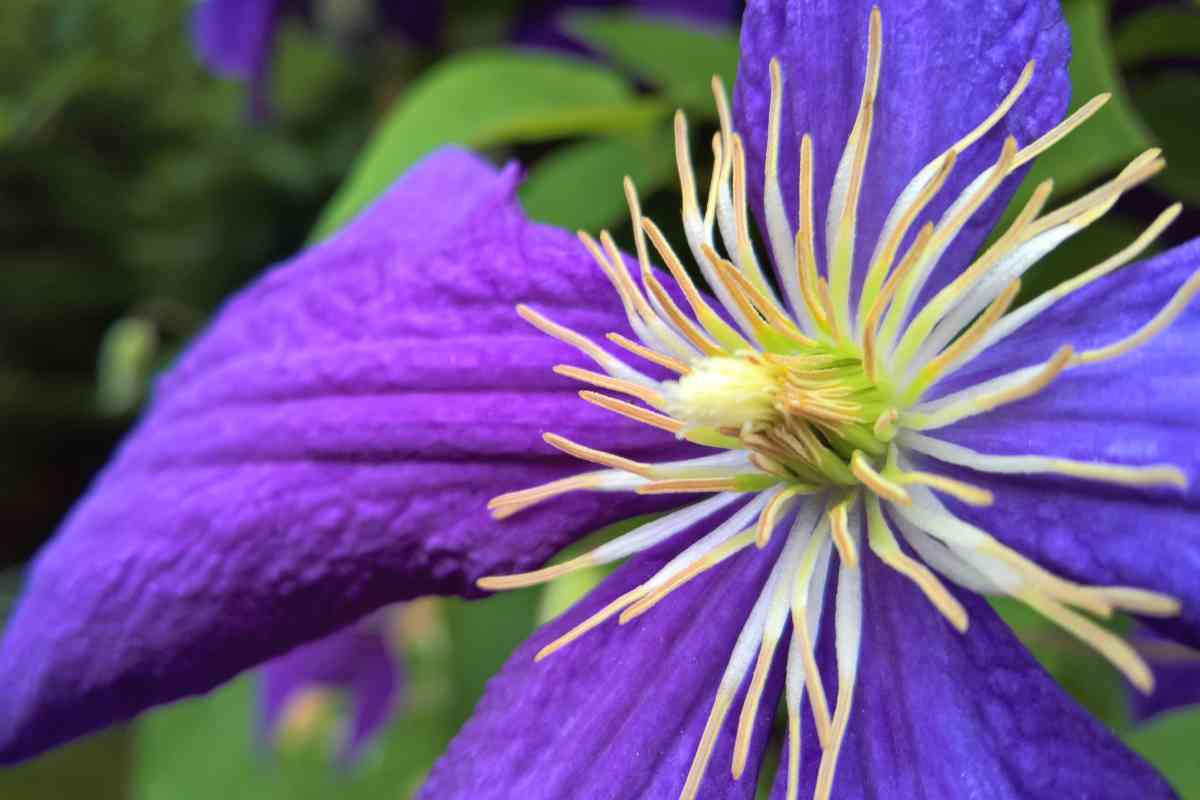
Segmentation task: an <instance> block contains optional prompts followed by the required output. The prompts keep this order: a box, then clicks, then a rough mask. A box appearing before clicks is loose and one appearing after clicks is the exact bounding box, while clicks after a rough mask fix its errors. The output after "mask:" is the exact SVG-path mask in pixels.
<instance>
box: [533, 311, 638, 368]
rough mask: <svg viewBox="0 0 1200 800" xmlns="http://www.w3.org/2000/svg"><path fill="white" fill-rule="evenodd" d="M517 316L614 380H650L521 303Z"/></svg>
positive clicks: (585, 338) (585, 339)
mask: <svg viewBox="0 0 1200 800" xmlns="http://www.w3.org/2000/svg"><path fill="white" fill-rule="evenodd" d="M517 314H518V315H519V316H520V317H521V319H523V320H525V321H526V322H528V323H529V324H530V325H532V326H533V327H535V328H537V329H538V330H539V331H541V332H542V333H544V334H546V335H547V336H550V337H552V338H554V339H558V340H559V341H560V342H563V343H564V344H569V345H571V346H572V347H574V348H575V349H576V350H579V351H580V352H581V353H583V354H584V355H586V356H587V357H588V358H590V359H592V360H593V361H595V362H596V363H597V364H599V365H600V367H601V368H602V369H603V370H604V371H605V372H607V373H608V374H609V375H612V376H613V377H614V378H621V379H622V380H627V381H632V382H634V383H645V384H648V383H650V382H651V381H650V379H649V378H647V377H646V376H645V375H643V374H642V373H640V372H638V371H637V370H636V369H633V368H632V367H630V366H629V365H628V364H626V363H625V362H624V361H621V360H620V359H618V358H615V357H613V356H612V355H611V354H609V353H607V352H605V351H604V350H603V349H602V348H601V347H600V346H599V345H597V344H596V343H595V342H593V341H592V340H591V339H589V338H587V337H586V336H584V335H583V334H581V333H578V332H576V331H573V330H571V329H570V328H568V327H566V326H565V325H559V324H558V323H557V322H554V321H553V320H550V319H548V318H546V317H544V316H542V315H541V314H539V313H538V312H537V311H534V310H533V309H532V308H530V307H529V306H527V305H525V304H523V303H522V304H520V305H518V306H517Z"/></svg>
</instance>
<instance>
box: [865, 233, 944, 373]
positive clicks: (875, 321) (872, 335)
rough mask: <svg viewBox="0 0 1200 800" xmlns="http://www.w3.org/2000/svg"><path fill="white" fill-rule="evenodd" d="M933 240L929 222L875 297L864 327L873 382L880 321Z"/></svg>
mask: <svg viewBox="0 0 1200 800" xmlns="http://www.w3.org/2000/svg"><path fill="white" fill-rule="evenodd" d="M932 238H933V223H932V222H927V223H925V226H924V227H923V228H921V230H920V232H918V233H917V238H916V239H915V240H914V241H913V243H912V247H910V248H909V249H908V252H907V253H905V255H904V258H903V259H902V260H901V262H900V266H899V267H897V268H896V271H895V272H893V273H892V274H891V275H890V276H889V277H888V279H887V283H885V284H884V285H883V289H882V290H881V291H880V292H879V294H878V295H877V296H876V297H875V302H874V303H873V304H872V305H871V310H870V311H869V312H868V313H867V317H866V322H865V323H864V325H863V339H862V343H863V368H864V370H865V371H866V373H867V377H869V378H870V379H871V381H872V382H877V381H878V379H879V377H878V376H879V363H878V362H879V348H878V345H877V343H876V342H877V337H878V335H879V320H880V318H881V317H882V316H883V312H884V311H886V310H887V308H888V304H889V303H891V302H892V298H893V297H894V296H895V294H896V291H897V290H898V289H899V288H900V285H901V284H902V283H904V281H905V280H907V278H908V276H909V273H911V272H912V271H913V269H914V268H915V267H916V266H917V264H919V263H920V262H921V258H922V256H924V254H925V249H926V248H927V247H928V246H929V241H930V239H932Z"/></svg>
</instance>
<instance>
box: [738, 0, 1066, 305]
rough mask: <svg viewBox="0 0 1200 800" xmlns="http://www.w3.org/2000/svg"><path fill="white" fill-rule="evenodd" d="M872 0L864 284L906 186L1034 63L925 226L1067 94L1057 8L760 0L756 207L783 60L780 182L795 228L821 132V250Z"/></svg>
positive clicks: (959, 245) (750, 58) (958, 264)
mask: <svg viewBox="0 0 1200 800" xmlns="http://www.w3.org/2000/svg"><path fill="white" fill-rule="evenodd" d="M874 5H878V6H879V8H880V10H881V12H882V18H883V59H882V69H881V73H880V74H881V78H880V86H879V92H878V99H877V100H876V116H875V125H874V133H873V136H872V138H871V143H870V151H869V155H868V158H867V168H866V175H865V178H864V181H863V190H862V201H861V204H860V207H859V216H858V226H859V227H858V239H857V245H856V248H855V252H856V262H857V270H858V272H857V277H858V279H860V280H861V277H862V273H863V272H864V271H865V261H866V259H867V258H868V257H869V256H870V254H871V250H872V248H873V246H874V244H875V241H876V239H877V238H878V236H879V232H880V229H881V227H882V225H883V220H884V218H885V217H886V216H887V213H888V211H889V210H890V208H891V206H892V203H893V202H894V201H895V199H896V198H897V196H898V195H899V194H900V191H901V189H903V188H904V186H905V185H906V184H907V183H908V181H909V179H910V178H912V177H913V176H914V175H916V173H917V172H918V171H919V170H920V169H921V167H923V166H925V164H927V163H928V162H930V161H931V160H932V159H934V158H936V157H937V156H938V155H940V154H941V153H942V152H944V151H945V150H946V148H948V147H949V146H950V145H951V144H953V143H954V142H955V141H957V140H958V139H959V138H961V137H962V136H963V135H964V134H966V133H967V132H968V131H970V130H971V129H973V128H974V127H975V126H976V125H977V124H978V123H980V122H981V121H983V119H985V118H986V117H987V116H988V114H990V113H991V112H992V110H993V109H995V108H996V106H997V105H999V103H1000V101H1001V99H1002V98H1003V97H1004V96H1005V94H1007V92H1008V90H1009V89H1010V88H1011V87H1012V86H1013V85H1014V84H1015V83H1016V80H1017V76H1018V75H1019V74H1020V72H1021V70H1022V68H1023V67H1024V66H1025V64H1026V62H1028V61H1029V60H1030V59H1036V60H1037V68H1036V72H1035V76H1034V79H1033V82H1032V84H1031V85H1030V86H1029V88H1028V89H1027V90H1026V92H1025V94H1024V96H1023V97H1022V98H1021V100H1020V101H1019V102H1018V104H1017V105H1016V107H1015V108H1014V109H1013V110H1012V112H1011V113H1010V114H1009V115H1008V117H1007V118H1006V119H1005V120H1003V121H1002V122H1001V123H1000V124H999V125H997V126H996V128H995V129H993V131H992V132H991V133H990V134H988V135H987V136H985V137H984V138H983V139H982V140H981V141H980V142H978V143H977V144H976V145H974V146H973V147H972V148H970V149H969V150H968V151H967V152H966V153H964V154H963V156H962V157H960V158H959V160H958V165H957V166H956V167H955V169H954V172H953V174H952V175H951V176H950V179H949V180H948V181H947V183H946V185H945V187H944V188H943V189H942V192H941V194H940V195H939V197H938V199H936V200H935V201H934V202H933V203H932V204H931V205H930V206H929V208H928V209H927V210H926V212H925V215H924V217H923V218H928V219H937V217H938V216H940V214H941V213H942V211H944V210H945V208H946V207H947V206H948V205H949V203H950V201H951V200H953V198H954V197H955V196H956V195H957V194H958V192H959V191H960V190H962V189H963V188H965V187H966V185H967V184H968V183H969V182H970V181H971V180H972V179H973V178H974V177H975V176H976V175H978V174H979V173H980V172H981V171H982V170H983V169H985V168H986V167H987V166H989V165H990V164H991V163H993V162H994V161H995V159H996V157H997V155H998V154H999V151H1000V145H1001V143H1002V141H1003V140H1004V138H1005V137H1006V136H1008V135H1009V134H1012V135H1014V136H1016V137H1017V140H1018V142H1020V143H1022V144H1027V143H1029V142H1030V141H1032V140H1033V139H1034V138H1036V137H1037V136H1038V135H1040V134H1041V133H1043V132H1044V131H1046V130H1048V129H1049V128H1050V127H1051V126H1052V125H1053V124H1054V123H1056V122H1058V120H1059V119H1060V118H1061V117H1062V115H1063V113H1064V111H1065V110H1066V107H1067V99H1068V97H1069V95H1070V81H1069V79H1068V76H1067V69H1066V68H1067V60H1068V58H1069V56H1070V37H1069V32H1068V30H1067V26H1066V23H1065V22H1064V21H1063V18H1062V14H1061V11H1060V9H1059V6H1058V3H1057V2H1053V0H987V1H986V2H984V1H983V0H976V1H975V2H962V1H961V0H936V2H927V3H912V2H908V0H853V2H848V1H847V0H820V1H819V2H806V3H792V2H784V0H750V2H748V3H747V8H746V15H745V18H744V21H743V24H742V41H741V47H742V55H741V61H740V63H739V65H738V79H737V87H736V91H735V95H734V111H735V115H736V124H737V128H738V130H739V131H740V132H741V134H742V136H743V137H744V138H745V140H746V151H747V159H748V162H749V168H750V170H751V175H750V177H751V188H752V190H753V193H754V197H755V198H756V200H755V202H756V204H758V209H757V210H758V211H759V212H760V213H761V200H762V181H763V157H764V153H765V149H766V139H767V112H768V105H769V100H770V91H771V90H770V77H769V71H768V64H769V63H770V60H771V58H772V57H777V58H778V59H779V60H780V63H781V66H782V67H783V72H784V87H785V88H784V103H783V125H782V132H781V133H782V135H781V138H780V175H781V177H780V181H781V187H782V190H783V192H784V197H785V201H786V204H787V207H788V209H789V212H790V215H791V218H792V219H793V220H795V218H796V217H795V214H796V209H797V192H796V188H795V187H796V186H797V185H798V183H797V174H798V163H799V153H800V139H801V137H802V136H803V135H804V134H805V133H811V134H812V136H813V145H814V149H813V153H814V202H815V204H816V213H817V215H818V225H817V234H818V236H817V238H818V247H822V246H823V242H822V239H823V238H824V237H823V236H822V235H821V232H822V231H823V230H824V215H825V210H826V206H827V204H828V200H829V193H830V187H831V186H832V183H833V177H834V173H835V172H836V171H837V165H838V162H839V160H840V159H841V154H842V150H843V148H844V147H845V143H846V137H847V136H848V135H849V133H850V130H851V128H852V127H853V124H854V117H855V115H856V113H857V111H858V102H859V96H860V94H861V92H862V85H863V78H864V73H865V69H866V52H867V27H868V25H867V21H868V16H869V14H870V10H871V7H872V6H874ZM1016 183H1017V179H1016V178H1013V179H1010V180H1009V181H1008V182H1007V183H1006V185H1005V186H1004V187H1002V189H1001V190H1000V191H998V192H997V193H996V197H995V198H994V199H993V200H992V201H989V203H987V204H986V205H985V206H984V208H983V209H981V210H980V211H979V212H978V213H977V214H976V215H975V216H974V218H973V219H972V220H971V222H970V223H969V224H968V226H967V227H966V229H964V231H963V233H962V234H961V236H960V237H959V239H958V241H957V242H956V244H955V245H954V246H952V247H951V248H950V249H949V250H948V251H947V252H946V254H945V256H944V257H943V259H942V261H941V266H939V268H938V270H937V272H935V274H934V275H933V276H932V278H931V281H930V285H931V288H932V287H936V286H939V285H941V284H943V283H944V282H945V281H946V280H947V279H948V278H950V277H953V275H955V274H957V273H958V272H959V271H961V270H962V268H963V266H964V264H965V262H966V260H967V259H969V258H970V257H971V255H972V254H973V253H974V251H975V250H976V248H977V247H978V246H979V244H980V243H981V242H982V241H983V239H984V237H985V236H986V235H987V233H988V231H989V230H990V229H991V227H992V226H993V224H994V223H995V221H996V219H997V217H998V216H999V214H1000V212H1001V211H1002V210H1003V208H1004V204H1005V202H1006V200H1007V199H1008V198H1009V197H1010V196H1011V194H1012V191H1013V190H1014V189H1015V188H1016ZM760 218H761V217H760ZM919 224H920V223H919V222H918V225H919ZM917 227H918V226H914V228H913V230H916V229H917Z"/></svg>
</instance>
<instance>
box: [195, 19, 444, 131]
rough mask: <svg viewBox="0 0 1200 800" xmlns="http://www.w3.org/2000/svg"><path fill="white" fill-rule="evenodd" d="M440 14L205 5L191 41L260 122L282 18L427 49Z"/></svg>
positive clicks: (265, 107) (437, 29) (267, 100)
mask: <svg viewBox="0 0 1200 800" xmlns="http://www.w3.org/2000/svg"><path fill="white" fill-rule="evenodd" d="M444 13H445V10H444V8H443V4H442V3H441V2H440V0H429V2H419V3H414V2H409V0H358V1H356V2H348V3H342V2H335V1H333V0H203V1H202V2H201V3H200V4H199V5H198V6H197V7H196V9H195V11H194V12H193V17H192V40H193V42H194V44H195V47H196V50H197V51H198V52H199V54H200V57H201V59H202V60H203V61H204V63H205V64H207V65H208V67H209V68H210V69H212V70H213V71H214V72H216V73H218V74H220V75H224V76H226V77H230V78H235V79H238V80H242V81H245V82H246V83H247V84H248V86H249V91H250V103H251V111H252V113H253V114H254V116H255V117H256V118H258V119H262V118H264V117H265V116H267V115H268V113H269V110H270V78H271V64H272V62H273V60H274V56H275V40H276V36H277V34H278V32H279V27H280V25H282V24H283V22H284V20H285V19H286V18H288V17H301V18H304V19H309V20H313V19H315V18H318V17H319V18H320V21H321V22H323V23H325V25H326V26H327V27H330V28H333V29H335V30H337V31H339V32H341V33H342V34H343V35H350V34H354V33H357V32H361V31H362V30H370V29H376V28H378V29H381V30H385V31H392V32H395V33H396V34H398V35H400V36H402V37H404V38H405V39H407V40H409V41H412V42H415V43H418V44H422V45H430V44H433V43H434V42H435V41H436V40H437V37H438V34H439V33H440V31H441V26H442V18H443V16H444Z"/></svg>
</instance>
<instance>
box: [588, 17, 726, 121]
mask: <svg viewBox="0 0 1200 800" xmlns="http://www.w3.org/2000/svg"><path fill="white" fill-rule="evenodd" d="M566 27H567V29H568V30H570V31H571V32H572V33H574V34H575V35H576V36H578V37H579V38H580V39H582V40H583V41H585V42H587V43H588V44H589V45H591V46H592V47H593V48H595V49H596V50H599V51H600V52H602V53H604V54H605V55H606V56H608V57H609V58H611V59H612V60H613V61H614V62H616V63H617V64H620V65H621V66H623V67H626V68H627V69H629V70H630V71H632V72H633V73H634V74H635V75H637V76H638V77H639V78H642V79H643V80H646V81H647V82H649V83H651V84H653V85H655V86H658V87H660V88H661V89H662V91H663V93H664V94H666V96H667V97H669V98H670V99H671V100H672V101H673V102H675V103H677V104H679V105H682V106H684V107H686V108H688V109H689V110H690V111H692V112H694V113H696V114H699V115H703V116H706V117H710V116H712V115H713V114H715V112H716V109H715V108H714V106H713V99H712V90H711V88H710V81H711V80H712V76H713V75H720V76H721V79H722V80H723V81H725V85H726V86H727V87H731V86H733V80H734V77H735V75H736V73H737V62H738V36H737V31H734V30H729V31H719V30H714V29H702V28H696V27H689V26H683V25H680V24H678V23H675V24H672V23H670V22H666V21H664V20H661V19H654V18H651V17H645V16H641V15H638V14H634V13H630V12H627V11H607V12H604V11H593V12H578V13H575V14H571V15H569V16H568V17H567V21H566Z"/></svg>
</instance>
